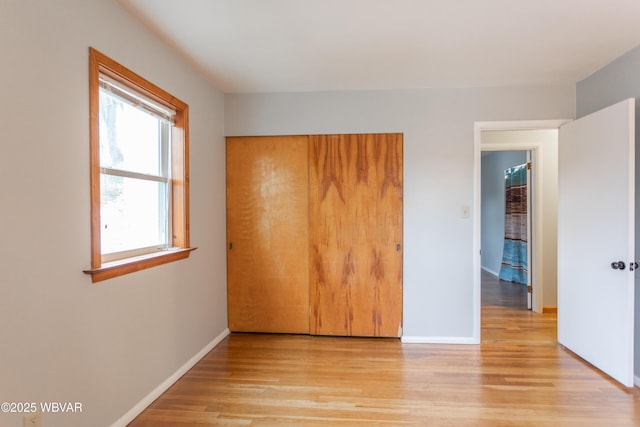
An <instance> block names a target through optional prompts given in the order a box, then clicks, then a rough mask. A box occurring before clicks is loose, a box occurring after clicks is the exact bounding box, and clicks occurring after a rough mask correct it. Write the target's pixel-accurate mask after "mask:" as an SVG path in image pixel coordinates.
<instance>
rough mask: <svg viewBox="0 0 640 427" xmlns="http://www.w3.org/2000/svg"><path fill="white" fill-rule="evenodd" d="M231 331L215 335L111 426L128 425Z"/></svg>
mask: <svg viewBox="0 0 640 427" xmlns="http://www.w3.org/2000/svg"><path fill="white" fill-rule="evenodd" d="M230 333H231V332H230V331H229V329H225V330H224V331H222V333H221V334H220V335H218V336H217V337H215V338H214V339H213V341H211V342H210V343H209V344H207V345H206V346H205V347H204V348H203V349H202V350H200V351H199V352H198V353H197V354H196V355H195V356H193V357H192V358H191V359H189V360H187V362H186V363H185V364H184V365H182V366H181V367H180V368H178V370H177V371H175V372H174V373H173V374H172V375H171V376H170V377H169V378H167V379H166V380H164V381H163V382H162V383H161V384H160V385H159V386H158V387H156V388H154V389H153V390H152V391H151V393H149V394H148V395H146V396H145V397H144V398H143V399H142V400H141V401H140V402H138V403H137V404H136V405H135V406H134V407H133V408H131V409H130V410H129V411H128V412H127V413H126V414H124V415H123V416H122V417H120V419H119V420H118V421H116V422H115V423H113V424H111V427H126V425H127V424H129V423H130V422H131V421H133V420H134V419H135V417H137V416H138V415H140V414H141V413H142V411H144V410H145V409H146V408H147V406H149V405H150V404H151V403H152V402H153V401H154V400H156V399H157V398H158V397H160V395H161V394H162V393H164V392H165V391H167V389H168V388H169V387H171V386H172V385H173V384H174V383H175V382H176V381H178V380H179V379H180V377H182V376H183V375H184V374H185V373H186V372H187V371H188V370H189V369H191V368H193V367H194V366H195V364H196V363H198V362H199V361H200V359H202V358H203V357H204V356H205V355H206V354H207V353H209V352H210V351H211V350H213V348H214V347H215V346H217V345H218V344H220V342H221V341H222V340H223V339H225V338H226V337H227V336H228V335H229V334H230Z"/></svg>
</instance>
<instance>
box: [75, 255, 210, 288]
mask: <svg viewBox="0 0 640 427" xmlns="http://www.w3.org/2000/svg"><path fill="white" fill-rule="evenodd" d="M196 249H198V248H180V249H170V250H167V251H163V252H156V253H153V254H148V255H141V256H137V257H133V258H126V259H121V260H118V261H112V262H105V263H103V264H102V265H101V266H100V267H97V268H91V269H88V270H83V272H84V273H86V274H90V275H91V281H92V282H93V283H96V282H101V281H103V280H107V279H112V278H114V277H118V276H123V275H125V274H129V273H134V272H136V271H140V270H144V269H147V268H151V267H155V266H158V265H162V264H167V263H170V262H173V261H178V260H181V259H185V258H188V257H189V255H190V254H191V252H192V251H195V250H196Z"/></svg>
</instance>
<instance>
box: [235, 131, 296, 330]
mask: <svg viewBox="0 0 640 427" xmlns="http://www.w3.org/2000/svg"><path fill="white" fill-rule="evenodd" d="M308 176H309V173H308V137H307V136H285V137H282V136H278V137H229V138H227V269H228V279H227V305H228V316H229V329H230V330H231V331H236V332H282V333H309V255H308V254H309V231H308V230H309V210H308V209H309V197H308Z"/></svg>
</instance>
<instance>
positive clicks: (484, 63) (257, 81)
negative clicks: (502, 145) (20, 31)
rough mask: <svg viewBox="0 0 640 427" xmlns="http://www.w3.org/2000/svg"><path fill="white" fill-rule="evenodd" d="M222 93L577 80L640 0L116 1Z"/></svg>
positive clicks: (605, 57)
mask: <svg viewBox="0 0 640 427" xmlns="http://www.w3.org/2000/svg"><path fill="white" fill-rule="evenodd" d="M118 1H119V2H120V3H121V4H122V5H123V6H124V7H125V8H126V9H127V10H129V11H130V12H131V13H132V14H133V15H134V16H135V17H137V18H138V19H140V20H141V21H142V22H143V23H144V24H145V25H148V26H149V27H150V28H151V29H152V30H153V31H155V32H157V33H158V34H159V35H160V36H161V37H162V38H163V39H165V40H166V41H167V42H168V43H169V44H170V45H172V46H173V47H174V48H175V49H177V50H178V51H179V52H180V53H181V54H182V55H183V56H184V57H185V58H186V59H187V60H188V61H189V62H191V63H192V64H194V65H195V66H196V67H197V68H198V69H200V70H201V71H202V72H203V74H205V75H206V76H207V77H208V78H209V79H210V80H211V81H212V82H213V83H214V84H215V85H216V86H217V87H218V88H219V89H221V90H222V91H224V92H227V93H229V92H291V91H327V90H361V89H407V88H437V87H468V86H496V85H516V84H537V83H575V82H577V81H579V80H581V79H583V78H585V77H586V76H588V75H589V74H591V73H593V72H594V71H596V70H598V69H599V68H600V67H602V66H604V65H606V64H607V63H609V62H610V61H612V60H613V59H615V58H616V57H618V56H620V55H622V54H624V53H625V52H627V51H629V50H630V49H632V48H633V47H635V46H637V45H640V0H180V1H178V0H118Z"/></svg>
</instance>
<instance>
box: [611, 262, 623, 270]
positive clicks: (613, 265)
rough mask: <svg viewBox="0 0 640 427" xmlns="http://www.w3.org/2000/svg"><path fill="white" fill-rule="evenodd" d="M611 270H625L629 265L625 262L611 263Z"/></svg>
mask: <svg viewBox="0 0 640 427" xmlns="http://www.w3.org/2000/svg"><path fill="white" fill-rule="evenodd" d="M611 268H613V269H614V270H624V269H625V268H627V265H626V264H625V263H624V261H614V262H612V263H611Z"/></svg>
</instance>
